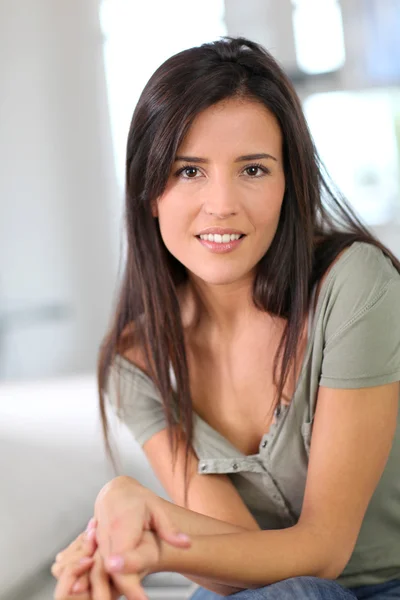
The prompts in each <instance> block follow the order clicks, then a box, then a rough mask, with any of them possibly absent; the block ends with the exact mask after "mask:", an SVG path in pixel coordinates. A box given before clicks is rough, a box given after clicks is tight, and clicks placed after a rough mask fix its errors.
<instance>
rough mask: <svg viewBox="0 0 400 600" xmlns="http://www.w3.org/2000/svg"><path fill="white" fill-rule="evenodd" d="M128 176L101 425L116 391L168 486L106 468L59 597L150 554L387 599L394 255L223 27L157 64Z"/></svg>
mask: <svg viewBox="0 0 400 600" xmlns="http://www.w3.org/2000/svg"><path fill="white" fill-rule="evenodd" d="M327 118H334V115H327ZM126 192H127V193H126V232H127V258H126V266H125V272H124V276H123V280H122V286H121V289H120V291H119V296H118V302H117V305H116V308H115V317H114V320H113V322H112V324H111V327H110V330H109V333H108V334H107V336H106V338H105V340H104V342H103V344H102V348H101V352H100V357H99V388H100V398H101V411H102V417H103V424H104V431H105V434H106V439H107V422H106V412H105V411H106V409H105V398H106V397H108V400H109V401H110V402H111V403H112V404H113V405H114V406H115V407H116V410H117V413H118V415H119V417H120V418H121V419H122V420H123V421H124V422H125V423H126V424H127V425H128V427H129V428H130V429H131V431H132V433H133V435H134V436H135V438H136V440H137V441H138V442H139V443H140V444H141V445H142V447H143V450H144V452H145V454H146V455H147V457H148V459H149V461H150V463H151V465H152V467H153V469H154V471H155V473H156V475H157V476H158V478H159V480H160V482H161V483H162V485H163V486H164V488H165V489H166V491H167V493H168V494H169V496H170V497H171V499H172V500H173V502H172V503H170V502H167V501H165V500H163V499H161V498H159V497H158V496H156V495H155V494H154V493H152V492H151V491H150V490H147V489H146V488H144V487H143V486H141V485H140V484H139V483H138V482H137V481H135V480H134V479H131V478H128V477H120V478H116V479H115V480H113V481H112V482H110V483H109V484H108V485H107V486H105V488H104V489H103V490H102V491H101V492H100V494H99V496H98V498H97V501H96V506H95V513H94V514H95V519H96V521H95V522H94V525H93V524H92V525H91V527H90V528H89V529H90V532H89V537H85V536H80V538H78V540H77V541H75V542H74V543H73V544H72V545H71V546H70V547H69V548H68V549H67V550H66V551H65V552H63V553H61V555H59V556H58V561H57V562H56V563H55V565H54V567H53V572H54V574H55V575H56V577H58V578H59V583H58V588H57V592H56V598H57V599H59V598H62V599H64V598H67V597H70V596H71V597H81V598H95V599H97V598H103V597H104V598H109V597H111V596H112V595H114V596H118V593H125V595H126V597H127V598H128V599H129V600H130V599H131V598H132V599H133V598H145V597H146V596H145V595H144V592H143V590H142V588H141V586H140V582H141V580H142V579H143V577H144V576H145V575H146V574H148V573H150V572H156V571H177V572H180V573H183V574H185V575H187V576H188V577H189V578H190V579H192V580H193V581H195V582H197V583H199V584H200V586H201V587H200V588H199V589H198V590H196V592H195V594H194V596H193V598H195V599H196V600H211V599H216V598H218V597H220V596H228V597H231V596H233V595H235V596H234V597H235V598H238V599H240V600H250V599H252V600H253V599H254V600H255V599H257V600H258V599H261V598H263V599H264V598H266V599H267V600H275V599H286V598H292V597H295V598H308V599H315V600H317V599H318V600H319V599H322V598H329V599H340V598H343V599H350V598H355V597H357V598H360V599H361V598H374V599H375V600H377V599H381V598H400V469H399V468H398V461H399V459H400V429H399V426H398V417H397V411H398V403H399V383H398V382H399V380H400V318H399V307H400V274H399V273H400V264H399V262H398V261H397V260H396V259H395V257H394V256H393V255H392V254H391V253H390V252H389V251H388V250H387V249H386V248H385V247H384V246H383V245H382V244H380V243H379V242H378V241H377V240H376V239H375V238H374V237H373V236H372V235H371V234H370V233H369V232H368V230H367V229H366V228H365V227H364V226H363V225H362V224H361V223H360V222H359V221H358V219H357V218H356V217H355V216H354V214H353V213H352V212H351V210H350V208H349V207H348V206H347V205H346V203H345V201H344V200H341V201H339V200H338V199H337V194H336V195H335V194H334V193H333V191H332V190H331V187H330V186H329V185H328V183H327V180H326V178H324V175H323V173H322V170H321V165H320V162H319V160H318V156H317V153H316V151H315V148H314V146H313V142H312V139H311V137H310V134H309V131H308V128H307V125H306V122H305V119H304V116H303V113H302V109H301V105H300V102H299V100H298V97H297V96H296V93H295V91H294V89H293V87H292V85H291V83H290V81H289V80H288V78H287V77H286V75H285V74H284V73H283V72H282V70H281V69H280V67H279V66H278V65H277V63H276V62H275V61H274V59H273V58H272V57H271V56H270V54H268V53H267V52H266V51H265V50H264V49H263V48H262V47H261V46H259V45H258V44H255V43H254V42H251V41H249V40H246V39H244V38H231V37H227V38H224V39H221V40H219V41H217V42H214V43H208V44H203V45H202V46H200V47H196V48H192V49H189V50H185V51H183V52H181V53H179V54H177V55H175V56H173V57H172V58H170V59H168V60H167V61H166V62H165V63H164V64H163V65H161V67H159V69H158V70H157V71H156V72H155V73H154V75H153V76H152V77H151V79H150V80H149V82H148V84H147V85H146V87H145V89H144V91H143V93H142V95H141V98H140V100H139V103H138V105H137V107H136V109H135V112H134V115H133V120H132V125H131V129H130V132H129V138H128V148H127V177H126ZM108 447H110V446H109V445H108ZM180 531H181V532H185V533H186V534H188V535H189V536H190V537H189V539H187V538H185V536H181V537H179V536H177V534H178V533H179V532H180ZM83 557H85V559H86V562H84V563H82V564H79V560H80V559H81V558H83ZM74 594H75V595H74ZM76 594H78V596H76ZM102 594H105V595H104V596H103V595H102Z"/></svg>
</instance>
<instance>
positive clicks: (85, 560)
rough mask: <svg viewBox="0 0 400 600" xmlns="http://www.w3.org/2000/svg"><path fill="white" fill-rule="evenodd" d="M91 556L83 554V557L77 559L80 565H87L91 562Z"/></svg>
mask: <svg viewBox="0 0 400 600" xmlns="http://www.w3.org/2000/svg"><path fill="white" fill-rule="evenodd" d="M92 560H93V559H92V558H90V556H85V557H84V558H81V560H80V561H79V564H80V565H88V564H89V563H91V562H92Z"/></svg>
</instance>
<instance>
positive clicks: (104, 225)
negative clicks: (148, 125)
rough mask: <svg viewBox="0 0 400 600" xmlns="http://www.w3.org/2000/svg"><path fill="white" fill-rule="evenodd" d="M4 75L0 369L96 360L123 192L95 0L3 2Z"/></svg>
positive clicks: (42, 372) (41, 370)
mask: <svg viewBox="0 0 400 600" xmlns="http://www.w3.org/2000/svg"><path fill="white" fill-rule="evenodd" d="M0 73H1V77H0V119H1V125H0V165H1V177H0V377H1V378H29V377H32V376H36V377H45V376H50V375H54V374H61V373H63V372H71V371H82V370H88V369H92V368H94V365H95V361H96V354H97V348H98V343H99V339H100V337H101V335H102V334H103V331H104V327H105V323H106V320H107V318H108V314H109V308H110V301H111V300H110V298H111V294H112V292H113V288H114V280H115V272H116V249H115V247H114V245H113V244H115V241H114V242H113V241H112V236H113V235H114V233H115V228H114V225H115V224H114V223H113V219H115V217H114V216H113V208H112V207H113V204H114V203H118V195H119V191H118V188H117V185H116V181H115V173H114V160H113V155H112V144H111V136H110V130H109V116H108V107H107V100H106V88H105V79H104V67H103V48H102V37H101V32H100V26H99V18H98V2H97V0H85V1H84V2H81V1H80V0H57V1H56V2H55V1H54V0H29V2H28V1H26V0H0ZM46 305H49V306H54V305H57V306H60V307H61V308H62V309H63V311H64V313H63V315H61V316H60V317H59V319H58V320H57V319H54V318H51V316H50V315H49V317H48V318H47V320H43V319H42V320H39V319H37V318H36V317H34V318H33V320H32V321H29V322H28V320H26V321H24V320H23V319H24V317H23V316H22V315H21V314H19V316H17V318H14V319H10V314H11V313H12V312H13V313H14V312H15V311H16V310H21V311H24V314H25V319H28V316H27V314H28V313H27V312H26V311H30V310H31V309H36V308H38V309H40V308H41V307H44V306H46ZM6 317H7V318H6Z"/></svg>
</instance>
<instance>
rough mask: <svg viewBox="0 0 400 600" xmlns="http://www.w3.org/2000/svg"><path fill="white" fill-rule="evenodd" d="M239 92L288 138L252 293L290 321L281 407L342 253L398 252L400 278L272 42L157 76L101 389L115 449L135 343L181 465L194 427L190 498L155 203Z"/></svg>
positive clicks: (136, 162) (171, 280)
mask: <svg viewBox="0 0 400 600" xmlns="http://www.w3.org/2000/svg"><path fill="white" fill-rule="evenodd" d="M232 97H241V98H248V99H251V100H256V101H258V102H260V103H262V104H263V105H264V106H266V107H267V108H268V109H269V111H270V112H272V113H273V114H274V115H275V117H276V119H277V120H278V123H279V125H280V128H281V131H282V137H283V157H284V170H285V178H286V191H285V196H284V199H283V204H282V210H281V216H280V221H279V225H278V229H277V231H276V234H275V237H274V239H273V241H272V244H271V246H270V247H269V249H268V251H267V252H266V254H265V255H264V256H263V257H262V259H261V260H260V261H259V263H258V266H257V273H256V277H255V280H254V286H253V302H254V304H255V306H256V307H258V308H259V309H260V310H262V311H268V312H269V313H270V314H272V315H276V316H279V317H281V318H283V319H285V323H286V326H285V329H284V332H283V335H282V338H281V341H280V344H279V347H278V350H277V352H276V356H275V361H274V379H275V382H276V399H275V406H277V405H278V404H279V403H280V399H281V397H282V393H283V389H284V386H285V382H286V380H287V377H288V374H289V372H290V369H291V367H292V366H293V365H295V364H296V363H295V358H296V348H297V344H298V340H299V339H300V334H301V331H302V327H303V325H304V319H305V316H306V314H307V311H308V308H309V303H310V292H311V290H312V287H313V285H314V284H315V283H316V282H318V281H319V280H320V279H321V277H322V275H323V274H324V272H325V271H326V270H327V268H328V267H329V265H330V264H331V263H332V261H333V260H334V259H335V258H336V256H337V255H338V254H339V253H340V252H341V251H342V250H343V249H344V248H345V247H347V246H349V245H350V244H352V243H353V242H355V241H363V242H368V243H371V244H374V245H375V246H377V247H378V248H380V249H381V250H382V251H383V252H384V253H385V254H386V255H387V256H389V257H390V258H391V260H392V261H393V263H394V264H395V266H396V267H397V268H398V269H399V271H400V263H399V262H398V261H397V260H396V258H395V257H394V256H393V255H392V254H391V253H390V252H389V250H388V249H387V248H385V247H384V246H383V245H382V244H381V243H380V242H379V241H378V240H377V239H375V238H374V237H373V235H372V234H371V233H370V232H369V231H368V230H367V229H366V227H365V226H364V225H363V224H362V223H361V222H360V220H359V219H358V218H357V217H356V215H355V214H354V213H353V211H352V210H351V208H350V207H349V206H348V204H347V202H346V201H345V199H344V198H342V197H341V196H340V194H339V193H338V192H337V191H334V189H333V186H332V184H331V183H330V182H329V180H328V177H327V175H326V174H325V173H324V170H323V167H322V165H321V162H320V160H319V157H318V154H317V152H316V149H315V147H314V144H313V141H312V138H311V135H310V133H309V130H308V127H307V123H306V121H305V118H304V115H303V111H302V107H301V104H300V101H299V99H298V96H297V94H296V92H295V90H294V88H293V86H292V84H291V82H290V80H289V79H288V77H287V76H286V75H285V73H284V72H283V70H282V69H281V68H280V66H279V65H278V64H277V62H276V61H275V60H274V58H273V57H272V56H271V55H270V54H269V53H268V52H267V51H266V50H265V49H264V48H263V47H262V46H260V45H259V44H256V43H255V42H252V41H250V40H247V39H245V38H243V37H237V38H234V37H224V38H221V39H220V40H218V41H215V42H212V43H206V44H203V45H201V46H199V47H194V48H190V49H188V50H184V51H183V52H179V53H178V54H176V55H174V56H172V57H171V58H169V59H168V60H167V61H165V62H164V63H163V64H162V65H161V66H160V67H159V68H158V69H157V70H156V72H155V73H154V74H153V75H152V77H151V78H150V80H149V81H148V83H147V85H146V86H145V88H144V90H143V92H142V94H141V96H140V99H139V101H138V104H137V106H136V108H135V111H134V114H133V118H132V123H131V126H130V131H129V136H128V143H127V157H126V205H125V224H126V245H127V247H126V258H125V264H124V272H123V275H122V279H121V282H120V286H119V289H118V290H117V296H116V301H115V308H114V310H113V317H112V320H111V324H110V327H109V330H108V332H107V334H106V335H105V337H104V339H103V342H102V344H101V347H100V352H99V357H98V386H99V396H100V408H101V416H102V421H103V429H104V435H105V440H106V444H107V448H108V449H109V450H110V445H109V438H108V426H107V419H106V405H105V392H106V384H107V377H108V374H109V369H110V366H111V364H112V363H113V360H114V358H115V356H116V355H117V354H118V353H122V352H124V350H126V348H129V347H131V346H133V345H135V347H139V348H140V349H141V351H142V352H143V356H144V358H145V361H146V365H147V372H148V373H149V375H150V376H151V379H152V380H153V382H154V384H155V385H156V387H157V388H158V390H159V392H160V395H161V398H162V401H163V406H164V411H165V415H166V420H167V423H168V434H169V443H170V446H171V450H172V455H173V457H174V459H173V460H174V465H175V460H176V443H177V441H178V437H179V436H180V435H181V434H182V432H184V436H185V439H186V468H185V503H186V499H187V495H186V494H187V466H188V455H189V451H190V448H191V443H192V401H191V395H190V387H189V373H188V364H187V360H186V353H185V345H184V334H183V326H182V321H181V315H180V307H179V302H178V295H177V289H178V287H179V286H180V285H181V284H182V283H184V282H185V280H186V279H187V273H186V270H185V268H184V266H183V265H182V264H181V263H180V262H179V261H178V260H177V259H176V258H175V257H174V256H172V255H171V254H170V252H169V251H168V250H167V248H166V247H165V245H164V243H163V241H162V238H161V235H160V230H159V225H158V220H157V218H155V217H153V214H152V203H154V201H155V199H157V198H158V197H159V196H160V195H161V194H162V193H163V191H164V189H165V186H166V183H167V180H168V177H169V175H170V171H171V168H172V164H173V162H174V159H175V155H176V152H177V149H178V147H179V145H180V144H181V142H182V141H183V139H184V137H185V135H186V133H187V132H188V129H189V127H190V125H191V123H192V122H193V120H194V118H195V117H196V115H198V114H199V113H200V112H201V111H203V110H204V109H206V108H208V107H210V106H211V105H213V104H215V103H217V102H219V101H221V100H224V99H227V98H232ZM170 365H171V366H172V369H173V371H174V374H175V378H176V392H175V391H174V389H173V383H172V381H171V373H170ZM279 368H280V369H279ZM278 369H279V377H278V375H277V373H278ZM275 406H274V408H275ZM175 410H176V411H177V413H176V414H177V415H178V419H179V425H178V428H177V427H176V424H175V421H174V417H173V415H174V414H175V413H174V411H175Z"/></svg>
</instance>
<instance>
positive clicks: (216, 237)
mask: <svg viewBox="0 0 400 600" xmlns="http://www.w3.org/2000/svg"><path fill="white" fill-rule="evenodd" d="M196 237H197V239H199V240H202V241H204V242H207V241H208V242H214V243H217V244H229V243H230V242H236V241H237V240H240V239H241V238H243V237H245V234H244V233H240V234H238V233H231V234H229V233H224V234H218V233H214V234H212V233H205V234H204V235H196Z"/></svg>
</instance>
